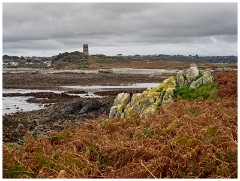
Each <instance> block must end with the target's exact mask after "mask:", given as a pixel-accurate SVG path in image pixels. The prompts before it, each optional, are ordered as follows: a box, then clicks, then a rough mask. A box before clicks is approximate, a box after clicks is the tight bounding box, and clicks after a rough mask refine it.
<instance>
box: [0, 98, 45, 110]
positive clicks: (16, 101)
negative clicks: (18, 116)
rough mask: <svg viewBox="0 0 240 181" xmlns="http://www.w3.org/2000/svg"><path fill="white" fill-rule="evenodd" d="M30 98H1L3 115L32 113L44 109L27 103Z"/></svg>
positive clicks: (38, 105)
mask: <svg viewBox="0 0 240 181" xmlns="http://www.w3.org/2000/svg"><path fill="white" fill-rule="evenodd" d="M29 98H31V96H20V97H3V98H2V101H3V107H2V113H3V114H10V113H15V112H18V111H24V112H25V111H33V110H39V109H42V108H44V105H40V104H35V103H28V102H27V100H28V99H29Z"/></svg>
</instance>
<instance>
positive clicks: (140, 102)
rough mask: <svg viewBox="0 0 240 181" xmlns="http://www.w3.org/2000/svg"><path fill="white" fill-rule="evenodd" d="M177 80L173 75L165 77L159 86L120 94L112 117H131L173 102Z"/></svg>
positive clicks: (112, 109) (113, 108)
mask: <svg viewBox="0 0 240 181" xmlns="http://www.w3.org/2000/svg"><path fill="white" fill-rule="evenodd" d="M175 86H176V81H175V78H174V77H173V76H171V77H170V78H169V79H165V80H164V81H163V82H162V83H161V84H160V85H159V86H157V87H153V88H149V89H147V90H146V91H144V92H142V93H136V94H133V95H132V97H131V101H130V94H126V93H121V94H118V95H117V97H116V98H115V100H114V104H113V106H112V107H111V109H110V114H109V117H110V118H120V117H129V116H130V115H131V114H132V113H138V114H147V113H150V112H154V111H155V110H156V109H157V108H158V107H159V106H161V105H162V104H164V105H165V104H167V103H170V102H173V91H174V89H175Z"/></svg>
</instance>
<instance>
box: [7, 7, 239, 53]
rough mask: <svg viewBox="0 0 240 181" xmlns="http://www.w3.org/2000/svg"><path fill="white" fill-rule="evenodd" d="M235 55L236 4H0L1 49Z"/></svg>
mask: <svg viewBox="0 0 240 181" xmlns="http://www.w3.org/2000/svg"><path fill="white" fill-rule="evenodd" d="M83 43H88V44H89V53H90V54H106V55H117V54H123V55H134V54H141V55H147V54H169V55H176V54H181V55H196V54H198V55H200V56H225V55H226V56H229V55H236V56H237V3H3V54H7V55H17V56H22V55H23V56H53V55H57V54H58V53H62V52H72V51H82V44H83Z"/></svg>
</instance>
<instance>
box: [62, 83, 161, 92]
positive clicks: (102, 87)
mask: <svg viewBox="0 0 240 181" xmlns="http://www.w3.org/2000/svg"><path fill="white" fill-rule="evenodd" d="M159 84H160V83H137V84H131V85H117V86H114V85H90V86H62V87H63V88H68V89H80V90H95V91H103V90H111V89H132V88H146V89H147V88H150V87H156V86H158V85H159Z"/></svg>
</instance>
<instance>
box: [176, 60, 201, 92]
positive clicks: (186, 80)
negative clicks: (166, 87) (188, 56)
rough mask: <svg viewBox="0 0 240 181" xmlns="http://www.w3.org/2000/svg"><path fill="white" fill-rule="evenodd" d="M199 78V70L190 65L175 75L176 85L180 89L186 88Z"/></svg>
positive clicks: (195, 66)
mask: <svg viewBox="0 0 240 181" xmlns="http://www.w3.org/2000/svg"><path fill="white" fill-rule="evenodd" d="M198 76H199V70H198V67H197V65H196V64H191V65H190V68H188V69H184V70H180V71H179V72H178V73H177V76H176V77H177V84H178V86H179V87H180V88H182V87H187V86H189V85H190V84H191V82H192V81H194V80H196V78H197V77H198Z"/></svg>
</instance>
